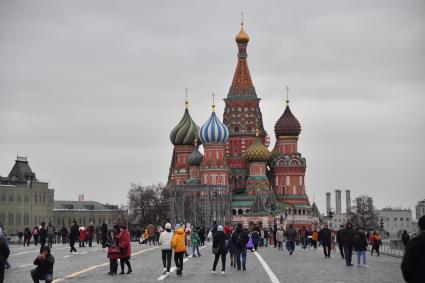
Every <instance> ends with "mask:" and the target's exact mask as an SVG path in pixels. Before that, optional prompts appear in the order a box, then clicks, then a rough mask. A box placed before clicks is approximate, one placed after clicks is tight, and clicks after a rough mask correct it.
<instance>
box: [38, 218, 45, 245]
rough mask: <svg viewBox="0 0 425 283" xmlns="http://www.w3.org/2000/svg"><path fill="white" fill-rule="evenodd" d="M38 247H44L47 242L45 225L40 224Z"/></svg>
mask: <svg viewBox="0 0 425 283" xmlns="http://www.w3.org/2000/svg"><path fill="white" fill-rule="evenodd" d="M39 235H40V245H41V247H44V246H45V245H46V240H47V229H46V223H44V222H41V228H40V234H39Z"/></svg>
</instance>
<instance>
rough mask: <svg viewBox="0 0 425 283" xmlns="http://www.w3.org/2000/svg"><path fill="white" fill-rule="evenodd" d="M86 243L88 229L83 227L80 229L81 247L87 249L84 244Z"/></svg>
mask: <svg viewBox="0 0 425 283" xmlns="http://www.w3.org/2000/svg"><path fill="white" fill-rule="evenodd" d="M85 241H86V229H85V228H84V226H83V225H81V227H80V247H85V244H84V242H85Z"/></svg>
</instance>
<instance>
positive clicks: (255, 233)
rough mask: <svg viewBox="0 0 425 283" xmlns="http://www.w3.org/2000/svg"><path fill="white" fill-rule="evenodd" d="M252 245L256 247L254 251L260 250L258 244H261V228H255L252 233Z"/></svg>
mask: <svg viewBox="0 0 425 283" xmlns="http://www.w3.org/2000/svg"><path fill="white" fill-rule="evenodd" d="M251 240H252V244H253V245H254V251H256V250H257V249H258V244H259V243H260V242H261V237H260V228H259V227H258V226H255V227H254V229H253V230H252V233H251Z"/></svg>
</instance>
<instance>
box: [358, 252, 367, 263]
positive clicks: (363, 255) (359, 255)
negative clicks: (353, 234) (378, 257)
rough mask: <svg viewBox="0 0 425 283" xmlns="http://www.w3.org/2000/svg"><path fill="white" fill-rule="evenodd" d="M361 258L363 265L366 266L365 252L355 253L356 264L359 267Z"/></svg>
mask: <svg viewBox="0 0 425 283" xmlns="http://www.w3.org/2000/svg"><path fill="white" fill-rule="evenodd" d="M362 257H363V265H366V251H358V252H357V264H358V265H360V258H362Z"/></svg>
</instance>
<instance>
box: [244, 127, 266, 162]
mask: <svg viewBox="0 0 425 283" xmlns="http://www.w3.org/2000/svg"><path fill="white" fill-rule="evenodd" d="M256 132H257V133H256V136H257V138H256V139H255V141H254V142H253V143H252V144H251V146H250V147H248V149H247V150H246V153H245V158H246V160H248V161H249V162H268V161H269V160H270V159H271V157H272V155H271V154H270V151H269V150H268V149H267V147H266V146H265V145H264V144H263V142H262V141H261V139H260V137H259V135H258V130H257V131H256Z"/></svg>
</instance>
